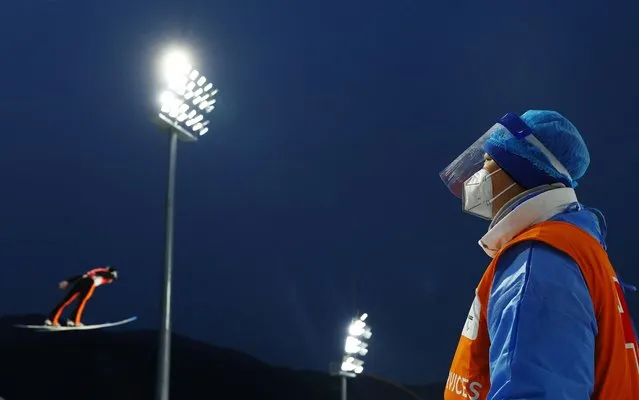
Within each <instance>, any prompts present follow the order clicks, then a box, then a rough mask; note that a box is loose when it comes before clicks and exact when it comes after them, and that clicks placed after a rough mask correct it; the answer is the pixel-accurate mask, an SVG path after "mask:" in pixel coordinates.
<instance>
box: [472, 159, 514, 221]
mask: <svg viewBox="0 0 639 400" xmlns="http://www.w3.org/2000/svg"><path fill="white" fill-rule="evenodd" d="M499 171H501V168H500V169H498V170H495V171H493V172H490V173H489V172H488V171H486V170H485V169H483V168H482V169H480V170H479V171H477V172H475V174H473V176H471V177H470V178H468V179H467V180H466V181H465V182H464V190H463V191H462V208H463V210H464V211H465V212H467V213H469V214H471V215H475V216H477V217H480V218H483V219H487V220H492V219H493V202H494V201H495V199H496V198H498V197H499V196H501V195H502V194H504V193H505V192H506V190H508V189H510V188H511V187H513V186H515V183H514V182H513V183H512V184H511V185H510V186H508V187H507V188H505V189H504V190H502V191H501V193H499V194H498V195H497V196H495V197H493V182H492V179H491V177H492V176H493V175H494V174H496V173H497V172H499Z"/></svg>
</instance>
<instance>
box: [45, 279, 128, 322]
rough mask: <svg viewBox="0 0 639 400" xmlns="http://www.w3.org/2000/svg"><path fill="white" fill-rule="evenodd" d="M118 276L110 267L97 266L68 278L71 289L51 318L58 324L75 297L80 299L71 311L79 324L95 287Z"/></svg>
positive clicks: (74, 319)
mask: <svg viewBox="0 0 639 400" xmlns="http://www.w3.org/2000/svg"><path fill="white" fill-rule="evenodd" d="M116 277H117V275H115V274H114V273H113V272H112V270H110V269H109V268H95V269H92V270H90V271H89V272H86V273H84V274H82V275H77V276H74V277H72V278H69V279H67V282H68V283H69V285H70V287H69V291H68V292H67V294H66V296H64V298H63V299H62V301H60V303H58V305H57V306H55V308H54V309H53V310H52V311H51V314H49V320H50V321H51V322H52V323H53V324H54V325H57V324H58V323H59V319H60V316H61V315H62V312H63V311H64V309H65V308H66V307H67V306H69V305H70V304H71V303H72V302H73V301H74V300H75V299H78V300H79V301H78V304H77V306H76V308H75V310H73V312H72V313H71V318H70V320H71V321H73V323H74V324H76V325H78V324H79V323H80V322H81V319H82V312H83V311H84V306H85V305H86V303H87V301H88V300H89V299H90V298H91V296H92V295H93V291H94V290H95V288H96V287H97V286H100V285H106V284H108V283H111V282H113V281H114V280H115V279H116Z"/></svg>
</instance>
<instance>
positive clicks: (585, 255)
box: [444, 221, 639, 400]
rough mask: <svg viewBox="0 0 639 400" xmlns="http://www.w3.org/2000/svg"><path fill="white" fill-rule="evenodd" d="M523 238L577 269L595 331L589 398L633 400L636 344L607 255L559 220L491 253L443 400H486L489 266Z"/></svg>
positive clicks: (637, 392)
mask: <svg viewBox="0 0 639 400" xmlns="http://www.w3.org/2000/svg"><path fill="white" fill-rule="evenodd" d="M525 240H535V241H540V242H543V243H545V244H547V245H549V246H552V247H554V248H555V249H557V250H560V251H562V252H563V253H566V254H567V255H569V256H570V257H571V258H572V259H573V260H574V261H575V262H576V263H577V265H578V266H579V269H581V272H582V275H583V277H584V280H585V281H586V285H587V286H588V291H589V292H590V296H591V298H592V303H593V305H594V311H595V315H596V318H597V327H598V334H597V336H596V338H595V383H594V388H593V392H592V394H591V397H590V398H591V399H593V400H636V399H639V361H638V354H637V353H638V348H639V346H638V345H637V338H636V336H635V333H634V329H633V327H632V320H631V318H630V315H629V314H628V308H627V306H626V301H625V298H624V295H623V291H622V289H621V286H620V284H619V281H618V280H617V275H616V273H615V271H614V269H613V267H612V265H611V264H610V260H609V259H608V254H607V253H606V252H605V250H604V249H603V248H602V247H601V245H600V244H599V243H598V242H597V241H596V240H595V238H593V237H592V236H591V235H590V234H589V233H587V232H585V231H583V230H582V229H580V228H578V227H576V226H574V225H572V224H569V223H567V222H559V221H546V222H542V223H540V224H537V225H534V226H533V227H532V228H530V229H528V230H526V231H524V232H522V233H521V234H519V235H518V236H517V237H515V238H514V239H513V240H511V241H510V242H508V243H507V244H506V245H505V246H504V247H503V248H502V249H501V250H500V251H499V253H497V255H496V256H495V258H494V259H493V261H492V262H491V263H490V265H489V266H488V268H487V269H486V272H484V276H483V277H482V279H481V281H480V282H479V286H478V287H477V290H476V297H475V301H474V302H473V308H472V310H471V313H470V314H469V318H473V316H475V318H477V317H478V318H477V319H478V320H479V321H478V322H479V323H478V325H477V324H476V325H473V326H474V327H475V328H474V329H469V332H465V333H464V334H462V336H461V338H460V340H459V344H458V345H457V351H456V352H455V357H454V358H453V363H452V366H451V368H450V372H449V375H448V382H447V384H446V389H445V391H444V393H445V394H444V399H445V400H485V399H486V397H487V395H488V391H489V390H490V368H489V358H488V355H489V349H490V338H489V336H488V325H487V322H486V320H487V312H486V306H487V304H488V299H489V296H490V290H491V287H492V283H493V278H494V276H495V267H496V265H497V263H498V262H499V256H500V255H501V254H503V252H504V251H505V250H506V249H507V248H509V247H510V246H513V245H515V244H517V243H519V242H522V241H525ZM473 311H474V312H473ZM471 322H473V321H471ZM474 322H476V321H474ZM471 325H472V324H471ZM465 329H466V327H465ZM548 329H552V327H548ZM520 379H521V378H520ZM523 379H525V377H523Z"/></svg>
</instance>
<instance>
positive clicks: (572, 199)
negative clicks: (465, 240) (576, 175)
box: [479, 187, 577, 258]
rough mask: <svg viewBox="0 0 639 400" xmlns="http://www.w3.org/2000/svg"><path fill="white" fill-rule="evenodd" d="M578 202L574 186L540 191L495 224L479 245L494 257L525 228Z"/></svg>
mask: <svg viewBox="0 0 639 400" xmlns="http://www.w3.org/2000/svg"><path fill="white" fill-rule="evenodd" d="M576 202H577V195H576V194H575V191H574V189H572V188H566V187H562V188H556V189H551V190H548V191H545V192H543V193H540V194H538V195H536V196H534V197H532V198H530V199H528V200H525V201H524V202H522V203H521V204H519V205H518V206H517V207H516V208H515V209H514V210H512V211H510V212H509V213H508V214H506V216H504V217H503V218H502V219H501V220H500V221H499V222H497V223H496V224H495V225H493V226H492V227H491V228H490V229H489V230H488V232H486V234H485V235H484V236H483V237H482V238H481V239H480V240H479V246H480V247H481V248H482V249H483V250H484V251H485V252H486V254H488V256H489V257H490V258H494V257H495V255H496V254H497V252H498V251H499V250H500V249H501V248H502V247H503V246H504V245H505V244H506V243H508V242H509V241H510V240H512V238H514V237H515V236H517V234H519V233H520V232H522V231H523V230H524V229H526V228H528V227H530V226H532V225H534V224H537V223H540V222H542V221H546V220H548V219H550V218H552V217H554V216H555V215H557V214H559V213H560V212H562V211H564V210H565V209H566V207H567V206H568V205H570V204H572V203H576Z"/></svg>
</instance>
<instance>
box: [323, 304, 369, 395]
mask: <svg viewBox="0 0 639 400" xmlns="http://www.w3.org/2000/svg"><path fill="white" fill-rule="evenodd" d="M366 318H368V314H366V313H364V314H362V315H360V316H359V317H357V318H353V319H352V320H351V323H350V325H349V326H348V333H347V335H346V341H345V342H344V355H343V356H342V364H341V365H340V368H339V371H336V372H332V373H333V375H338V376H340V377H341V381H342V396H341V398H342V400H346V384H347V381H346V380H347V379H348V378H355V377H356V376H357V375H359V374H361V373H362V372H363V371H364V361H362V360H361V359H359V358H358V356H361V357H363V356H365V355H366V353H368V343H367V342H366V340H368V339H370V338H371V335H372V331H371V328H370V326H368V325H367V324H366V322H364V321H366Z"/></svg>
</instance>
